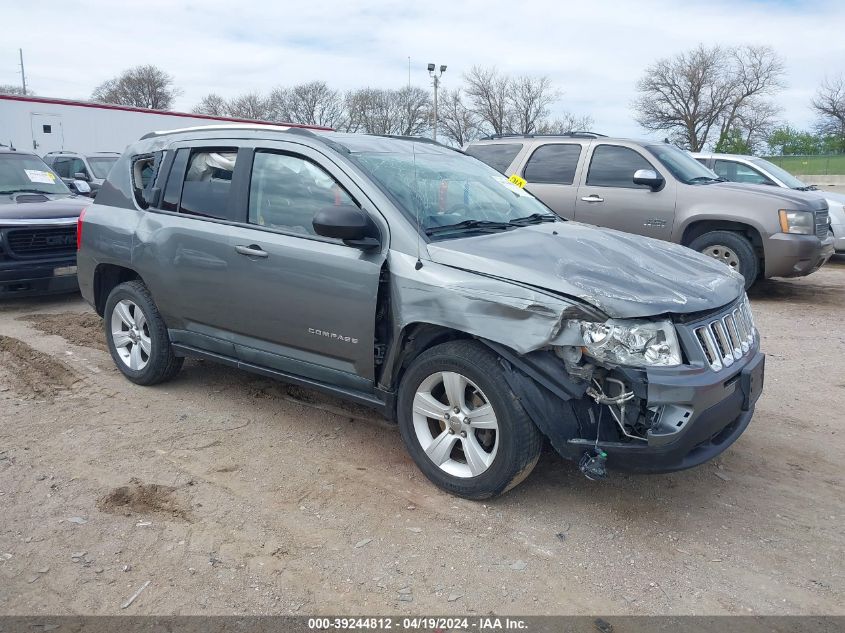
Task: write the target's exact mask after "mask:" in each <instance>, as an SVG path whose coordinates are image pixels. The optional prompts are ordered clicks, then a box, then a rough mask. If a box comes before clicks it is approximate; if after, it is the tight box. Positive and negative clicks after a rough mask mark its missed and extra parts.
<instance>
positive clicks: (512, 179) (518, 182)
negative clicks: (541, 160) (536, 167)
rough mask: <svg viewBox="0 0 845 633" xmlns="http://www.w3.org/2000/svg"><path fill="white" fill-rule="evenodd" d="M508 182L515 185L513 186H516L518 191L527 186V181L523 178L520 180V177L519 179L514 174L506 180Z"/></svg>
mask: <svg viewBox="0 0 845 633" xmlns="http://www.w3.org/2000/svg"><path fill="white" fill-rule="evenodd" d="M508 180H509V181H510V182H512V183H513V184H515V185H516V186H517V187H519V188H520V189H522V188H524V187H525V185H527V184H528V181H527V180H525V179H524V178H520V177H519V176H517V175H516V174H514V175H513V176H511V177H510V178H508Z"/></svg>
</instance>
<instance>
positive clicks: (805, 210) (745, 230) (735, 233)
mask: <svg viewBox="0 0 845 633" xmlns="http://www.w3.org/2000/svg"><path fill="white" fill-rule="evenodd" d="M466 152H467V153H468V154H470V155H472V156H475V157H476V158H478V159H480V160H482V161H484V162H486V163H487V164H488V165H490V166H492V167H494V168H495V169H497V170H499V171H500V172H502V173H503V174H506V175H508V176H510V175H512V174H515V175H517V176H518V177H519V178H521V179H522V180H521V181H520V184H525V186H527V188H528V190H529V191H531V193H533V194H534V195H535V196H537V197H538V198H539V199H540V200H542V201H543V202H545V203H546V204H547V205H548V206H549V207H550V208H551V209H552V210H553V211H554V212H555V213H557V214H558V215H560V216H561V217H564V218H567V219H574V220H577V221H579V222H586V223H588V224H594V225H597V226H605V227H609V228H613V229H619V230H621V231H625V232H628V233H637V234H639V235H645V236H648V237H655V238H658V239H661V240H666V241H670V242H675V243H677V244H683V245H684V246H689V247H690V248H692V249H694V250H697V251H699V252H701V253H704V254H706V255H709V256H711V257H714V258H716V259H718V260H720V261H722V262H724V263H725V264H728V265H729V266H731V267H732V268H733V269H734V270H737V271H738V272H740V273H741V274H742V275H743V277H745V285H746V288H747V287H750V286H751V284H753V283H754V281H755V280H756V279H757V278H758V277H766V278H768V277H799V276H802V275H809V274H810V273H812V272H814V271H816V270H818V269H819V267H821V266H822V265H823V264H824V263H825V262H826V261H827V260H828V258H830V256H831V255H832V254H833V238H832V237H830V236H829V235H828V207H827V202H825V201H824V200H823V199H821V198H819V197H818V196H813V195H810V194H807V193H802V192H799V191H788V190H780V189H774V188H773V187H765V186H761V185H756V186H755V185H742V184H736V183H731V182H725V181H724V179H722V178H720V177H719V176H717V175H716V174H715V173H713V172H712V171H710V170H709V169H708V168H707V167H705V166H703V165H701V164H700V163H698V162H697V161H696V160H695V159H694V158H692V156H691V155H690V154H689V153H687V152H684V151H682V150H680V149H678V148H677V147H674V146H673V145H669V144H668V143H651V142H647V141H633V140H628V139H617V138H607V137H604V136H601V135H598V134H593V133H575V134H572V135H568V136H498V137H492V138H489V139H486V140H481V141H477V142H475V143H472V144H470V145H469V146H468V147H466Z"/></svg>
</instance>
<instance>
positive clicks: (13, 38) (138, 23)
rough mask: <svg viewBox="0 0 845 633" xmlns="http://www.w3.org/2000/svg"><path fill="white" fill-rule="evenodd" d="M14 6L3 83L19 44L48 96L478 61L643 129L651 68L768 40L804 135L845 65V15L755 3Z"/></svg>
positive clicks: (31, 79) (840, 10) (376, 76)
mask: <svg viewBox="0 0 845 633" xmlns="http://www.w3.org/2000/svg"><path fill="white" fill-rule="evenodd" d="M65 9H66V8H62V7H61V6H60V5H58V4H52V3H49V4H48V3H36V4H28V3H13V4H11V5H9V4H7V6H5V7H4V10H3V22H4V29H3V32H4V38H3V40H4V42H3V44H2V45H0V83H16V82H17V81H18V80H19V76H18V75H17V74H16V71H17V48H18V47H23V48H24V55H25V62H26V68H27V79H28V83H29V84H30V85H31V86H32V88H33V89H34V90H36V91H37V92H38V93H39V94H43V95H50V96H59V97H67V98H83V99H84V98H87V97H88V96H89V95H90V94H91V91H92V90H93V88H94V87H95V86H96V85H97V84H99V83H100V82H102V81H103V80H105V79H107V78H109V77H112V76H114V75H116V74H118V73H119V72H120V71H121V70H123V69H125V68H128V67H130V66H135V65H138V64H143V63H152V64H155V65H157V66H160V67H162V68H164V69H165V70H167V71H168V72H170V73H171V74H173V75H174V76H175V77H176V81H177V84H178V85H179V86H180V87H181V88H182V89H183V91H184V92H183V94H182V96H181V97H179V99H178V101H177V104H176V107H177V109H180V110H188V109H190V108H191V107H192V106H193V105H194V104H196V103H197V102H198V101H199V100H200V99H201V98H202V96H204V95H205V94H207V93H209V92H217V93H219V94H221V95H223V96H227V97H230V96H234V95H237V94H239V93H242V92H247V91H251V90H260V91H268V90H269V89H270V88H272V87H273V86H276V85H280V84H293V83H297V82H302V81H309V80H312V79H323V80H325V81H327V82H329V83H330V84H332V85H333V86H336V87H338V88H342V89H349V88H354V87H358V86H364V85H369V86H378V87H397V86H401V85H404V84H405V83H406V82H407V81H408V57H409V56H410V57H411V82H412V83H413V84H414V85H419V86H424V87H425V86H428V76H427V74H426V72H425V65H426V63H427V62H429V61H431V62H435V63H437V64H448V66H449V68H448V70H447V72H446V75H445V77H444V86H445V87H453V86H456V85H457V84H459V83H460V78H461V74H462V73H463V72H465V71H467V70H468V69H469V68H470V67H471V66H472V65H473V64H481V65H496V66H498V67H499V68H501V69H502V70H504V71H507V72H513V73H526V74H547V75H549V76H551V78H552V79H553V81H554V83H555V85H556V86H557V87H558V88H559V89H560V90H561V91H562V92H563V97H562V99H561V102H560V104H558V106H557V107H558V108H559V109H561V110H564V109H565V110H569V111H572V112H576V113H589V114H592V116H593V118H594V119H595V121H596V129H597V130H600V131H603V132H606V133H609V134H619V135H642V134H643V132H642V130H640V129H639V127H638V126H637V124H636V123H635V122H634V121H633V119H632V117H631V112H630V108H629V105H630V102H631V100H632V99H633V97H634V94H635V86H636V82H637V79H638V78H639V77H640V76H641V74H642V72H643V69H644V68H645V67H646V66H647V65H648V64H650V63H651V62H652V61H654V60H655V59H657V58H660V57H665V56H668V55H672V54H674V53H676V52H679V51H682V50H685V49H688V48H691V47H693V46H695V45H697V44H698V43H699V42H704V43H707V44H716V43H718V44H724V45H730V44H740V43H756V44H768V45H770V46H772V47H774V48H775V49H776V50H778V51H779V52H780V54H781V55H782V56H783V57H784V58H785V59H786V61H787V69H788V76H787V82H788V84H789V86H788V89H787V90H785V91H784V92H783V94H782V95H781V97H780V103H781V105H782V106H783V107H784V113H783V118H784V119H785V120H789V121H790V122H792V123H794V124H797V125H798V126H802V127H803V126H808V125H810V124H811V122H812V118H813V117H812V113H811V112H810V110H809V109H808V107H807V105H808V102H809V100H810V97H811V96H812V94H813V92H814V91H815V89H816V87H817V86H818V84H819V83H820V81H821V80H822V79H823V78H824V76H825V75H834V74H838V73H840V72H843V71H845V68H843V64H842V62H841V61H839V60H843V59H845V38H843V37H842V27H841V25H842V24H843V23H845V6H842V4H841V3H834V2H809V3H808V2H788V1H775V2H763V1H749V0H734V1H730V2H729V1H726V0H708V1H701V0H692V1H688V2H684V3H678V2H676V1H675V0H672V1H669V0H640V1H639V2H636V3H631V2H624V1H615V2H610V1H601V0H595V1H593V2H586V3H573V2H559V1H558V2H554V1H542V2H529V1H525V2H520V3H514V2H480V1H477V0H470V1H468V2H455V1H454V0H453V1H452V2H431V1H430V2H427V3H413V4H412V3H407V2H394V1H390V0H382V1H378V2H369V3H366V5H364V4H363V3H358V2H319V1H312V2H288V1H284V2H266V1H265V2H261V3H259V2H241V3H238V2H232V1H231V0H230V1H229V2H223V1H218V0H203V2H196V1H195V0H192V1H189V2H186V1H181V2H180V1H178V0H173V1H161V0H147V1H146V2H143V3H138V4H135V3H132V4H131V5H130V4H129V3H115V2H113V1H108V0H89V1H87V2H80V3H77V4H75V5H74V6H73V8H72V9H71V10H65Z"/></svg>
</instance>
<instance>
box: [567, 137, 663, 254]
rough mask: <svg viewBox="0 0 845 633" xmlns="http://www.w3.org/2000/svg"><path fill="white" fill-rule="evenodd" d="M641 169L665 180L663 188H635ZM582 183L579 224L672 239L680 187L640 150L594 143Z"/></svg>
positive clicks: (580, 188) (580, 187)
mask: <svg viewBox="0 0 845 633" xmlns="http://www.w3.org/2000/svg"><path fill="white" fill-rule="evenodd" d="M640 169H650V170H652V171H655V172H657V173H658V174H659V175H661V176H663V178H664V179H665V183H664V185H663V187H662V188H661V189H660V190H659V191H652V190H651V189H650V188H649V187H647V186H644V185H635V184H634V181H633V178H634V173H635V172H636V171H637V170H640ZM582 181H583V184H582V185H581V186H579V187H578V193H577V200H576V202H575V219H576V220H577V221H579V222H586V223H587V224H595V225H596V226H605V227H608V228H612V229H618V230H620V231H625V232H628V233H637V234H639V235H646V236H648V237H655V238H658V239H662V240H669V239H671V237H672V225H673V223H674V219H675V198H676V193H677V191H676V188H677V185H676V183H675V180H674V179H673V178H672V177H671V176H670V175H668V174H667V173H666V172H665V171H662V170H660V169H658V167H657V166H656V164H655V163H654V162H652V160H650V159H648V158H646V156H645V155H644V154H642V153H641V152H640V151H639V150H637V149H635V148H633V147H626V146H623V145H617V144H613V143H600V142H594V144H593V145H592V147H591V150H590V156H589V160H588V162H587V173H586V177H585V178H583V179H582Z"/></svg>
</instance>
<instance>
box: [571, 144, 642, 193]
mask: <svg viewBox="0 0 845 633" xmlns="http://www.w3.org/2000/svg"><path fill="white" fill-rule="evenodd" d="M638 169H652V170H653V169H654V167H652V165H651V163H649V162H648V161H647V160H646V159H645V158H643V157H642V156H641V155H640V154H639V152H635V151H634V150H632V149H630V148H628V147H620V146H619V145H599V146H598V147H597V148H596V149H595V150H594V151H593V158H592V160H591V161H590V171H589V172H588V173H587V184H588V185H593V186H596V187H627V188H630V189H640V188H645V189H647V188H648V187H646V186H645V185H635V184H634V172H635V171H637V170H638Z"/></svg>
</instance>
